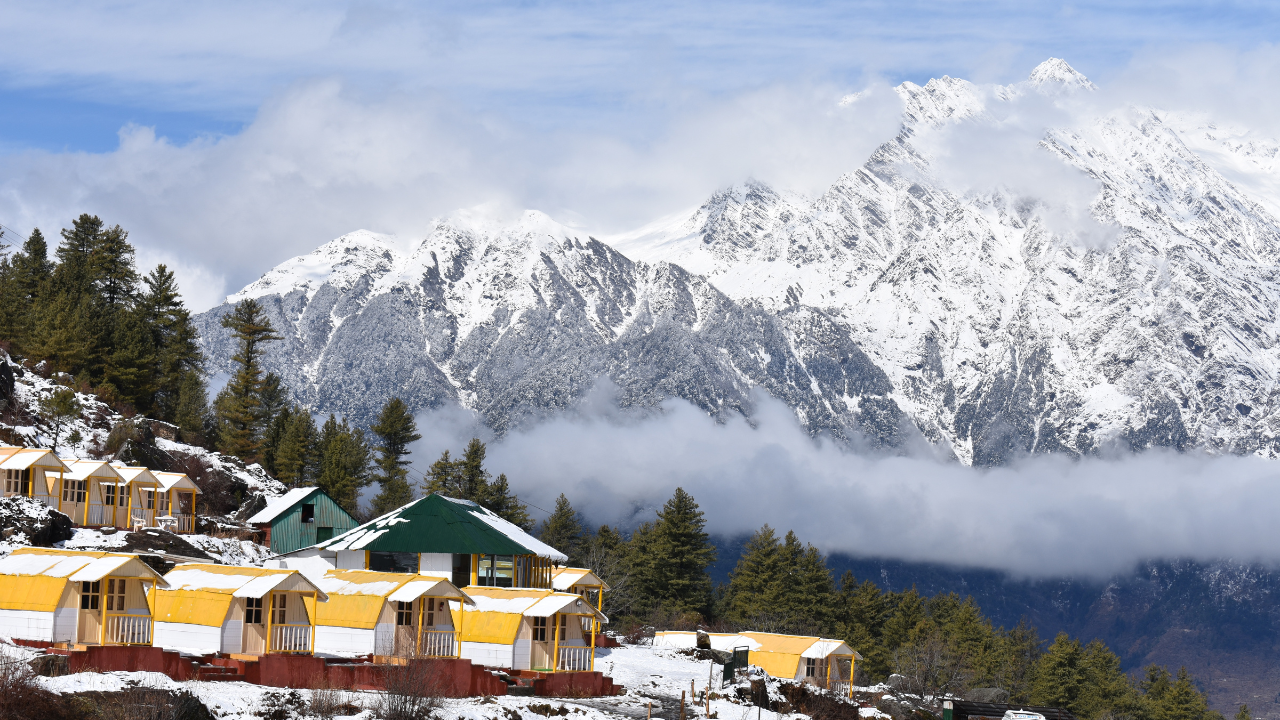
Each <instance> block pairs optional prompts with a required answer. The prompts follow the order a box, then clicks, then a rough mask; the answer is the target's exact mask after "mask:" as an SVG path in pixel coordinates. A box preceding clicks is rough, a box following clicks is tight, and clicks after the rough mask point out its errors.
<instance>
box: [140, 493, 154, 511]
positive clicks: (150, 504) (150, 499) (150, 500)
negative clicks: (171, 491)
mask: <svg viewBox="0 0 1280 720" xmlns="http://www.w3.org/2000/svg"><path fill="white" fill-rule="evenodd" d="M142 496H143V499H144V500H145V501H146V503H147V504H146V508H147V509H148V510H155V509H156V491H155V490H143V491H142Z"/></svg>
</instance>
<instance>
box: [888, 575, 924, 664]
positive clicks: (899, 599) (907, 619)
mask: <svg viewBox="0 0 1280 720" xmlns="http://www.w3.org/2000/svg"><path fill="white" fill-rule="evenodd" d="M890 602H891V603H892V605H893V610H892V611H891V612H890V613H889V616H888V618H887V619H886V620H885V623H884V632H883V633H882V635H881V637H883V639H884V646H885V648H886V649H887V650H889V651H893V650H897V649H898V648H899V647H902V646H903V645H906V644H907V643H909V642H912V641H913V640H915V639H916V636H917V635H919V633H920V629H921V626H922V625H923V624H924V622H925V620H926V619H927V616H926V614H925V610H924V602H923V601H922V600H921V599H920V593H918V592H916V589H915V587H912V588H911V589H910V590H908V591H906V592H904V593H899V594H898V595H896V596H894V597H892V598H891V599H890Z"/></svg>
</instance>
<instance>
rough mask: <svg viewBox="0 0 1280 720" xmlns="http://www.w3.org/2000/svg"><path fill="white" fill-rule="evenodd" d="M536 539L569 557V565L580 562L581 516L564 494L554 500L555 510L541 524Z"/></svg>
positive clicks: (581, 540)
mask: <svg viewBox="0 0 1280 720" xmlns="http://www.w3.org/2000/svg"><path fill="white" fill-rule="evenodd" d="M538 539H539V540H541V541H542V542H544V543H546V544H548V545H550V546H551V547H553V548H555V549H557V550H559V551H560V552H562V553H564V554H565V555H568V556H569V564H570V565H576V564H577V563H578V562H579V561H580V557H581V556H580V553H579V551H580V549H581V548H580V546H581V545H582V542H583V531H582V516H581V515H579V514H578V513H577V512H576V511H574V509H573V505H571V504H570V503H569V498H567V497H565V494H564V493H560V497H559V498H556V509H555V511H554V512H552V513H551V514H550V515H549V516H547V519H546V520H544V521H543V522H542V526H541V527H540V528H539V529H538Z"/></svg>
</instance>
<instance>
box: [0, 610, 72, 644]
mask: <svg viewBox="0 0 1280 720" xmlns="http://www.w3.org/2000/svg"><path fill="white" fill-rule="evenodd" d="M71 622H72V625H71V632H72V633H74V632H75V617H74V616H73V617H72V618H71ZM53 628H54V613H51V612H39V611H36V610H0V637H7V638H16V639H19V640H42V641H44V642H54V637H53Z"/></svg>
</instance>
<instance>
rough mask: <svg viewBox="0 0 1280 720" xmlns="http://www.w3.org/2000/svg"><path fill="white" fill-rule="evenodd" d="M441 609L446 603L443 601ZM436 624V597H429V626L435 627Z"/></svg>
mask: <svg viewBox="0 0 1280 720" xmlns="http://www.w3.org/2000/svg"><path fill="white" fill-rule="evenodd" d="M440 609H441V610H443V609H444V603H443V602H442V603H441V607H440ZM435 624H436V599H435V598H427V627H434V626H435Z"/></svg>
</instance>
